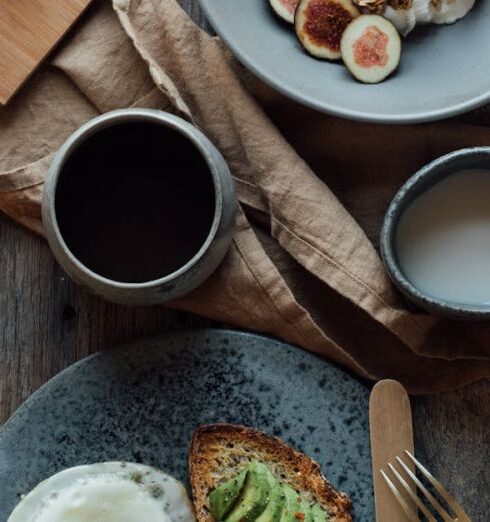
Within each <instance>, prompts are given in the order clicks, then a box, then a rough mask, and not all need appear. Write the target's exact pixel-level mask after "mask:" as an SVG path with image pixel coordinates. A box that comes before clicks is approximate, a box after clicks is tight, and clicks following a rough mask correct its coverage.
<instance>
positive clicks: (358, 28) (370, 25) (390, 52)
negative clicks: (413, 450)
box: [340, 15, 402, 83]
mask: <svg viewBox="0 0 490 522" xmlns="http://www.w3.org/2000/svg"><path fill="white" fill-rule="evenodd" d="M340 47H341V50H342V58H343V60H344V63H345V65H346V66H347V68H348V69H349V71H350V72H351V73H352V75H353V76H354V77H356V78H357V79H358V80H360V81H361V82H364V83H379V82H381V81H383V80H384V79H385V78H387V77H388V76H389V75H390V74H391V73H392V72H393V71H395V70H396V68H397V67H398V65H399V63H400V55H401V49H402V42H401V39H400V35H399V34H398V31H397V30H396V28H395V26H394V25H393V24H392V23H391V22H390V21H388V20H387V19H386V18H383V17H382V16H378V15H362V16H359V17H358V18H356V19H355V20H353V21H352V23H350V24H349V26H348V27H347V29H346V30H345V31H344V34H343V36H342V41H341V45H340Z"/></svg>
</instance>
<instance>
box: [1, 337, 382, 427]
mask: <svg viewBox="0 0 490 522" xmlns="http://www.w3.org/2000/svg"><path fill="white" fill-rule="evenodd" d="M214 333H220V334H223V335H230V336H234V335H237V334H238V335H240V336H243V337H250V338H251V339H254V340H260V339H263V340H264V341H266V342H269V343H271V342H272V343H276V344H277V345H278V346H281V345H285V346H288V347H290V348H293V349H295V350H300V351H302V352H304V353H306V354H308V355H309V356H312V357H314V358H315V359H317V360H318V361H320V362H321V363H323V364H325V365H328V366H333V367H334V368H336V369H337V370H338V371H339V372H342V373H344V374H345V375H346V376H348V377H349V378H351V379H353V380H355V381H357V382H358V383H359V384H361V385H363V386H365V387H366V388H367V389H370V388H371V387H372V383H369V382H368V381H366V380H364V379H362V378H360V377H359V376H357V375H354V374H353V373H352V372H351V371H349V370H348V369H346V368H341V367H340V366H338V365H336V364H334V363H332V362H330V361H328V360H326V359H323V358H322V357H320V356H319V355H317V354H315V353H313V352H309V351H307V350H304V349H303V348H301V347H299V346H295V345H294V344H291V343H288V342H286V341H282V340H281V339H277V338H276V337H272V336H268V335H264V334H258V333H254V332H248V331H245V330H233V329H230V328H198V329H186V330H176V331H172V332H166V333H160V334H154V335H150V336H145V337H142V338H138V339H133V340H130V341H126V342H121V343H117V344H116V347H117V348H121V349H123V348H127V347H129V346H131V345H132V344H136V343H141V342H144V341H158V340H162V341H163V340H165V339H166V338H170V337H180V336H182V337H186V336H195V335H202V336H206V335H213V334H214ZM117 348H116V349H117ZM108 352H109V350H99V351H97V352H95V353H92V354H90V355H87V356H86V357H83V358H82V359H80V360H78V361H76V362H74V363H72V364H70V365H69V366H67V367H66V368H64V369H63V370H61V371H59V372H58V373H56V374H55V375H53V376H52V377H50V378H49V379H48V380H47V381H46V382H45V383H43V384H41V386H39V388H37V389H36V390H35V391H34V392H32V393H31V394H30V395H29V396H28V397H27V399H25V400H24V401H23V402H22V403H21V404H20V405H19V406H18V408H17V409H16V410H15V411H14V412H13V413H12V415H11V416H10V417H9V418H8V419H7V420H6V421H5V422H4V423H3V424H2V425H0V436H1V435H2V434H3V433H4V432H6V431H7V430H8V429H10V426H11V424H12V423H13V422H15V419H16V417H17V415H21V414H22V413H23V410H24V409H26V408H27V407H30V406H32V405H33V404H34V403H35V402H36V401H37V399H38V398H39V397H40V396H41V395H42V393H43V392H44V390H45V389H46V388H48V387H49V386H50V384H51V381H53V380H54V379H58V378H60V377H63V376H65V375H66V374H69V373H70V372H73V371H76V370H77V368H78V367H80V366H82V365H84V364H85V363H86V362H88V361H90V360H92V359H96V358H97V357H100V356H101V355H104V354H105V353H108Z"/></svg>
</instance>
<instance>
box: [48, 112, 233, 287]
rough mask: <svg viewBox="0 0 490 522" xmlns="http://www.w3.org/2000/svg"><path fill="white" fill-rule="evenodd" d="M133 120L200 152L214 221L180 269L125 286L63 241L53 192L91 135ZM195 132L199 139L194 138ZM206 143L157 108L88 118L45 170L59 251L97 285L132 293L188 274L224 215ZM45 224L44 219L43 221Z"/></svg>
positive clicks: (186, 124)
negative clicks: (180, 138)
mask: <svg viewBox="0 0 490 522" xmlns="http://www.w3.org/2000/svg"><path fill="white" fill-rule="evenodd" d="M135 121H152V122H155V123H157V124H159V125H163V126H164V127H167V128H169V129H171V130H173V131H174V132H177V133H179V134H181V135H182V136H184V137H185V138H186V139H187V140H188V141H189V142H190V143H192V145H193V146H194V147H195V148H196V149H197V150H198V151H199V153H200V154H201V156H202V158H203V159H204V161H205V163H206V165H207V167H208V170H209V172H210V174H211V179H212V181H213V187H214V196H215V208H214V216H213V221H212V223H211V227H210V229H209V233H208V235H207V236H206V239H205V240H204V242H203V243H202V245H201V247H200V248H199V250H198V251H197V252H196V253H195V254H194V255H193V256H192V257H191V258H190V259H189V260H188V261H187V262H186V263H185V264H183V265H182V266H181V267H179V268H178V269H177V270H175V271H173V272H171V273H170V274H166V275H165V276H162V277H160V278H157V279H151V280H148V281H144V282H140V283H126V282H122V281H117V280H116V279H110V278H108V277H105V276H103V275H101V274H98V273H97V272H94V271H93V270H92V269H90V268H89V267H88V266H86V265H85V264H83V263H82V262H81V261H80V260H79V259H78V258H77V257H76V256H75V255H74V254H73V252H72V251H71V249H70V248H69V247H68V245H67V244H66V242H65V239H64V238H63V234H62V233H61V231H60V228H59V225H58V219H57V215H56V209H55V203H56V189H57V186H58V181H59V178H60V175H61V172H62V170H63V166H64V165H65V163H66V161H67V160H68V158H69V157H70V155H71V154H72V153H73V152H74V151H75V150H76V149H77V148H78V147H79V146H80V145H81V144H82V143H83V142H84V141H85V140H86V139H87V138H89V137H90V136H93V135H94V134H95V133H96V132H97V131H100V130H103V129H106V128H109V127H111V126H112V125H114V124H119V123H123V122H135ZM196 133H197V135H198V136H199V138H204V140H201V139H198V138H196ZM207 141H209V139H208V138H207V136H206V135H205V134H203V133H202V132H201V131H200V130H199V129H198V128H197V127H195V126H194V125H191V124H190V123H189V122H187V121H186V120H184V119H183V118H181V117H179V116H175V115H174V114H171V113H168V112H165V111H162V110H158V109H137V108H131V109H118V110H114V111H110V112H108V113H105V114H101V115H100V116H96V117H95V118H92V119H90V120H89V121H87V122H86V123H84V124H83V125H81V126H80V127H79V128H78V129H77V130H75V131H74V132H73V133H72V134H71V135H70V136H69V137H68V138H67V140H66V141H65V142H64V143H63V145H62V146H61V147H60V148H59V149H58V151H57V152H56V154H55V156H54V158H53V160H52V162H51V165H50V167H49V171H48V179H49V181H50V189H51V193H52V197H51V198H49V200H48V205H47V207H46V210H47V212H49V216H50V218H51V223H50V225H51V228H52V230H53V233H54V235H55V236H56V238H57V240H58V241H59V243H60V245H61V248H62V249H63V251H64V252H65V254H66V255H67V257H68V258H69V260H70V262H71V263H73V264H74V265H75V266H76V268H77V269H78V270H80V271H81V272H82V273H84V274H85V275H86V276H88V277H90V278H92V279H94V280H95V281H97V282H98V283H101V284H104V285H108V286H110V287H112V288H115V289H121V290H131V289H133V290H134V289H145V288H154V287H158V286H160V285H163V284H166V283H169V282H172V281H173V280H175V279H178V278H179V277H181V276H182V275H184V274H185V273H187V272H188V271H189V270H190V269H191V268H192V267H193V266H194V265H196V264H197V263H198V262H199V261H200V260H201V259H202V257H203V256H204V255H205V254H206V252H207V251H208V250H209V247H210V246H211V243H212V242H213V240H214V239H215V238H216V234H217V232H218V228H219V225H220V221H221V218H222V214H223V201H222V186H221V180H220V176H219V169H218V166H217V164H216V162H215V160H214V157H213V155H212V153H211V152H210V151H209V150H208V149H207V148H206V147H205V143H206V142H207ZM43 221H44V220H43Z"/></svg>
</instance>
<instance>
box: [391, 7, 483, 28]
mask: <svg viewBox="0 0 490 522" xmlns="http://www.w3.org/2000/svg"><path fill="white" fill-rule="evenodd" d="M474 5H475V0H412V1H411V2H409V5H408V6H406V7H402V8H394V7H391V6H390V5H388V6H387V7H386V9H385V12H384V16H385V17H386V18H388V20H390V21H391V22H392V23H393V24H394V25H395V26H396V28H397V29H398V30H399V31H400V33H401V34H403V35H404V36H406V35H407V34H408V33H410V32H411V31H412V30H413V29H414V28H415V26H417V25H420V24H452V23H454V22H456V21H457V20H459V19H461V18H463V17H465V16H466V15H467V14H468V13H469V12H470V11H471V9H472V8H473V6H474Z"/></svg>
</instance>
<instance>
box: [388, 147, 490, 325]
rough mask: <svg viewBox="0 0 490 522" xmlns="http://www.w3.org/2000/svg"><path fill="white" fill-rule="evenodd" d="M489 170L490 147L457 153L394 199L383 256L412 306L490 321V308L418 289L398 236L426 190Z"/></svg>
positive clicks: (416, 178) (426, 170)
mask: <svg viewBox="0 0 490 522" xmlns="http://www.w3.org/2000/svg"><path fill="white" fill-rule="evenodd" d="M482 168H483V169H489V170H490V147H476V148H471V149H463V150H458V151H456V152H452V153H450V154H447V155H446V156H442V157H441V158H439V159H436V160H435V161H433V162H432V163H429V164H428V165H426V166H425V167H423V168H422V169H421V170H420V171H419V172H417V173H416V174H415V175H414V176H413V177H411V178H410V179H409V180H408V181H407V182H406V183H405V184H404V185H403V186H402V187H401V188H400V190H399V191H398V193H397V194H396V196H395V197H394V198H393V200H392V202H391V204H390V206H389V208H388V211H387V212H386V215H385V218H384V222H383V226H382V230H381V238H380V248H381V256H382V258H383V262H384V265H385V268H386V270H387V272H388V274H389V276H390V278H391V280H392V281H393V283H394V284H395V285H396V286H397V287H398V288H399V289H400V290H401V292H402V293H403V294H404V295H405V296H406V297H407V298H408V299H409V300H410V301H411V302H413V303H415V304H416V305H417V306H419V307H420V308H423V309H424V310H426V311H428V312H430V313H434V314H438V315H443V316H447V317H453V318H458V319H480V320H483V319H490V305H473V304H471V305H470V304H468V305H466V304H460V303H453V302H450V301H445V300H441V299H436V298H433V297H431V296H429V295H426V294H424V293H423V292H422V291H421V290H420V289H419V288H416V287H415V286H414V285H413V284H412V282H411V281H410V280H409V279H408V278H407V277H406V276H405V274H404V273H403V271H402V269H401V267H400V263H399V261H398V257H397V251H396V233H397V227H398V223H399V221H400V218H401V216H402V214H403V212H404V211H405V209H406V208H407V207H408V206H409V205H410V204H411V203H412V202H413V201H414V199H415V198H417V197H418V196H419V195H420V194H422V193H423V192H425V191H426V190H427V189H429V188H430V187H432V186H433V185H435V184H436V183H438V182H439V181H441V180H442V179H444V178H446V177H447V176H450V175H451V174H454V173H455V172H458V171H461V170H466V169H482Z"/></svg>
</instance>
